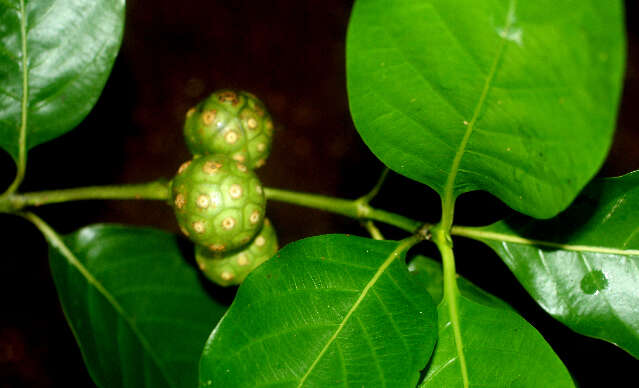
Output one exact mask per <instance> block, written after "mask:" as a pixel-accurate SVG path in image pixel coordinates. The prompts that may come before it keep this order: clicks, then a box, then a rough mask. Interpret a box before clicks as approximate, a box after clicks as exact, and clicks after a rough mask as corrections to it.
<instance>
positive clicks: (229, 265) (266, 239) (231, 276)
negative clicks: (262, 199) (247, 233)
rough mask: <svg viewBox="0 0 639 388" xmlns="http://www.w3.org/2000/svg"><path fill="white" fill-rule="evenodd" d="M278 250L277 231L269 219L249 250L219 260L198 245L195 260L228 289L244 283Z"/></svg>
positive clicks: (213, 279) (208, 275)
mask: <svg viewBox="0 0 639 388" xmlns="http://www.w3.org/2000/svg"><path fill="white" fill-rule="evenodd" d="M277 249H278V246H277V236H276V235H275V229H274V228H273V226H272V225H271V223H270V222H269V220H268V219H267V220H264V226H263V227H262V230H261V231H260V233H259V234H258V235H257V237H255V239H254V240H253V242H252V243H251V245H249V246H248V248H246V249H244V250H242V251H240V252H237V253H235V254H232V255H230V256H224V257H223V258H219V256H217V255H216V254H215V252H211V251H210V250H209V249H207V248H206V247H204V246H201V245H196V246H195V259H196V260H197V263H198V266H199V267H200V269H201V270H202V272H203V273H204V275H206V277H207V278H209V279H211V280H212V281H214V282H215V283H217V284H219V285H221V286H225V287H226V286H231V285H236V284H240V283H242V281H244V279H245V278H246V276H248V274H249V273H250V272H251V271H253V270H254V269H255V268H257V267H258V266H259V265H260V264H262V263H263V262H265V261H266V260H268V259H269V258H270V257H271V256H273V255H274V254H275V252H277Z"/></svg>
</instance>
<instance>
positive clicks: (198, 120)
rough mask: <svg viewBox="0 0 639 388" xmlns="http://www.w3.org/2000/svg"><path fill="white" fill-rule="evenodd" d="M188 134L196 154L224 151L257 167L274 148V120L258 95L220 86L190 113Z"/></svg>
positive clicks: (186, 128) (187, 125)
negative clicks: (223, 88) (272, 146)
mask: <svg viewBox="0 0 639 388" xmlns="http://www.w3.org/2000/svg"><path fill="white" fill-rule="evenodd" d="M184 136H185V138H186V144H187V146H188V147H189V149H190V150H191V153H193V154H194V155H198V154H217V153H222V154H226V155H229V156H231V158H232V159H234V160H236V161H238V162H242V163H244V164H246V165H247V166H248V167H249V168H251V169H254V168H258V167H261V166H262V165H263V164H264V163H265V161H266V158H267V157H268V155H269V153H270V152H271V143H272V139H273V121H272V120H271V116H270V115H269V113H268V112H267V111H266V108H265V107H264V104H263V103H262V102H261V101H260V100H259V99H257V97H255V96H254V95H252V94H250V93H247V92H242V91H235V90H228V89H226V90H218V91H216V92H214V93H213V94H211V95H210V96H209V97H208V98H207V99H205V100H204V101H202V102H200V103H199V104H198V105H197V106H196V107H194V108H191V109H190V110H189V111H188V112H187V113H186V122H185V124H184Z"/></svg>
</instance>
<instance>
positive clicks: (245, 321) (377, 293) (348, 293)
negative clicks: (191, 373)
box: [200, 235, 436, 388]
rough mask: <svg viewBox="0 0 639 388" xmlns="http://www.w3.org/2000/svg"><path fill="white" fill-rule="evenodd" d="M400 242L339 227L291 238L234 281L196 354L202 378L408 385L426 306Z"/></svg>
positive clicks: (424, 345) (421, 345)
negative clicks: (229, 301)
mask: <svg viewBox="0 0 639 388" xmlns="http://www.w3.org/2000/svg"><path fill="white" fill-rule="evenodd" d="M406 248H407V246H406V242H404V243H402V242H400V243H397V242H391V241H375V240H370V239H364V238H360V237H351V236H344V235H326V236H318V237H313V238H309V239H305V240H302V241H298V242H296V243H293V244H290V245H288V246H286V247H285V248H284V249H282V250H281V251H280V252H279V253H278V254H277V255H276V256H275V257H273V258H272V259H271V260H269V261H267V262H266V263H265V264H263V265H262V266H260V267H259V268H258V269H257V270H256V271H254V272H253V273H252V274H251V275H249V277H248V278H247V279H246V281H245V282H244V284H242V286H241V287H240V289H239V292H238V294H237V297H236V299H235V301H234V302H233V305H232V306H231V308H230V309H229V311H228V313H227V314H226V315H225V317H224V318H223V319H222V320H221V321H220V323H219V324H218V326H217V327H216V328H215V330H214V331H213V333H212V334H211V337H210V338H209V341H208V342H207V344H206V346H205V348H204V353H203V355H202V359H201V362H200V384H201V386H213V387H226V388H235V387H251V388H253V387H265V386H270V387H275V386H277V387H297V388H299V387H362V386H375V387H377V386H379V387H393V388H401V387H410V388H412V387H415V385H416V384H417V381H418V378H419V371H420V370H421V369H423V367H424V365H426V362H427V361H428V358H429V357H430V354H431V352H432V350H433V347H434V345H435V339H436V327H435V325H436V313H435V305H434V304H433V302H432V299H431V298H430V296H429V295H428V293H427V292H426V291H425V289H423V288H422V287H420V286H418V285H417V283H416V282H414V281H413V279H411V277H410V275H409V273H408V271H407V270H406V266H405V265H404V262H403V260H402V258H403V257H404V253H405V252H404V251H405V250H406Z"/></svg>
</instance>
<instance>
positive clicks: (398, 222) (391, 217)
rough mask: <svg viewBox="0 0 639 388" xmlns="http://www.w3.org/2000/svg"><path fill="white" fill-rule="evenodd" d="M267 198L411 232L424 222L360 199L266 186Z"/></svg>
mask: <svg viewBox="0 0 639 388" xmlns="http://www.w3.org/2000/svg"><path fill="white" fill-rule="evenodd" d="M265 191H266V198H267V199H269V200H272V201H280V202H287V203H292V204H295V205H299V206H305V207H310V208H313V209H319V210H325V211H328V212H331V213H336V214H341V215H343V216H346V217H351V218H355V219H358V220H373V221H379V222H383V223H385V224H389V225H393V226H395V227H397V228H400V229H403V230H405V231H407V232H410V233H415V232H416V231H417V230H419V228H420V227H422V226H423V225H424V224H423V223H421V222H419V221H415V220H412V219H410V218H407V217H404V216H401V215H399V214H395V213H391V212H387V211H385V210H380V209H375V208H373V207H371V206H369V205H368V204H366V203H362V202H361V201H360V200H349V199H342V198H335V197H328V196H324V195H317V194H308V193H300V192H295V191H288V190H280V189H273V188H269V187H267V188H265Z"/></svg>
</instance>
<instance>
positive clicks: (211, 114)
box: [202, 110, 217, 125]
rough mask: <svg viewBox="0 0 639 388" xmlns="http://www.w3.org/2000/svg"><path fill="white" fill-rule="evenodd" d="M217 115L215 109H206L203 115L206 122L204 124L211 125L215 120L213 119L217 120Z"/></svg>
mask: <svg viewBox="0 0 639 388" xmlns="http://www.w3.org/2000/svg"><path fill="white" fill-rule="evenodd" d="M216 115H217V112H216V111H215V110H209V111H206V112H204V114H203V115H202V121H203V122H204V124H206V125H209V124H211V123H212V122H213V120H215V116H216Z"/></svg>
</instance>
